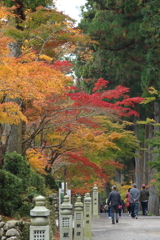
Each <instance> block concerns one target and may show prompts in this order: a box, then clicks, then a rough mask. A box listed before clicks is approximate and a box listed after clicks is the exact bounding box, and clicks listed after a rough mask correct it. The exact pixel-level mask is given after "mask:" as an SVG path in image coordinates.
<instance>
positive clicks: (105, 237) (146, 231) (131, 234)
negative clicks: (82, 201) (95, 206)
mask: <svg viewBox="0 0 160 240" xmlns="http://www.w3.org/2000/svg"><path fill="white" fill-rule="evenodd" d="M137 239H138V240H160V216H138V219H132V218H131V217H129V216H128V214H126V213H122V217H121V219H119V223H117V224H112V222H111V219H108V215H107V214H106V213H101V214H100V215H99V219H93V220H92V240H137Z"/></svg>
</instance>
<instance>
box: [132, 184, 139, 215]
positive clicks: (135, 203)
mask: <svg viewBox="0 0 160 240" xmlns="http://www.w3.org/2000/svg"><path fill="white" fill-rule="evenodd" d="M139 197H140V190H139V189H138V188H137V184H136V183H133V188H132V189H131V190H130V206H131V217H132V218H136V219H137V218H138V205H139Z"/></svg>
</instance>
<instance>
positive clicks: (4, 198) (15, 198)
mask: <svg viewBox="0 0 160 240" xmlns="http://www.w3.org/2000/svg"><path fill="white" fill-rule="evenodd" d="M0 183H1V184H0V211H1V213H2V214H4V215H8V216H11V215H13V213H14V212H15V211H16V210H17V209H18V208H19V207H21V205H22V199H21V197H20V194H21V193H22V190H23V188H22V180H21V179H19V178H18V177H16V176H14V175H13V174H11V173H10V172H7V171H4V170H0Z"/></svg>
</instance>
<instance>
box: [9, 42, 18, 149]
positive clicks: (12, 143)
mask: <svg viewBox="0 0 160 240" xmlns="http://www.w3.org/2000/svg"><path fill="white" fill-rule="evenodd" d="M8 47H9V48H10V50H11V54H10V56H11V57H19V56H20V55H21V43H19V42H13V43H10V44H9V46H8ZM6 101H14V102H16V103H17V104H19V105H21V104H22V101H21V100H20V99H7V100H6ZM5 129H6V137H7V138H8V141H7V146H6V152H8V153H11V152H14V151H16V152H17V153H19V154H21V153H22V122H20V123H19V124H18V125H9V124H6V125H5Z"/></svg>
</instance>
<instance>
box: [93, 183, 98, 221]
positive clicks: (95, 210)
mask: <svg viewBox="0 0 160 240" xmlns="http://www.w3.org/2000/svg"><path fill="white" fill-rule="evenodd" d="M92 204H93V217H94V218H99V215H98V212H99V211H98V187H97V185H96V184H94V187H93V199H92Z"/></svg>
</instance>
